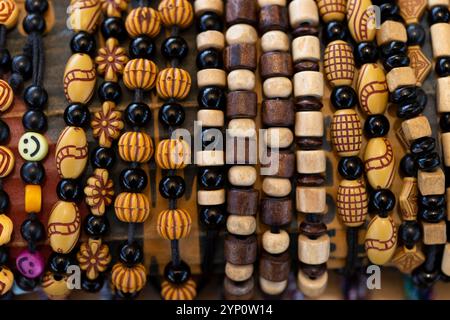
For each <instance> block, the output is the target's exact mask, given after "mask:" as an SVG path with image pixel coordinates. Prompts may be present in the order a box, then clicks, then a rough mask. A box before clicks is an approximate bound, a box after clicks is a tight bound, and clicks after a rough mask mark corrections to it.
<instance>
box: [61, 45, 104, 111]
mask: <svg viewBox="0 0 450 320" xmlns="http://www.w3.org/2000/svg"><path fill="white" fill-rule="evenodd" d="M96 80H97V73H96V71H95V65H94V61H92V59H91V57H90V56H89V55H87V54H85V53H75V54H73V55H72V56H71V57H70V59H69V61H67V64H66V69H65V71H64V81H63V82H64V94H65V95H66V99H67V100H68V101H69V102H71V103H83V104H85V103H87V102H88V101H89V100H91V98H92V96H93V94H94V90H95V82H96Z"/></svg>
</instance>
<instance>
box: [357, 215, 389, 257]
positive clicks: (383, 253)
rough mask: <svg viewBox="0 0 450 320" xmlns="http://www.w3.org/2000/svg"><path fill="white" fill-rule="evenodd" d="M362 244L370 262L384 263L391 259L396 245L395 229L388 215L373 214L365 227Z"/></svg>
mask: <svg viewBox="0 0 450 320" xmlns="http://www.w3.org/2000/svg"><path fill="white" fill-rule="evenodd" d="M364 246H365V249H366V252H367V257H368V258H369V260H370V261H371V262H372V263H374V264H378V265H384V264H386V263H388V262H389V261H390V260H391V258H392V256H393V255H394V253H395V249H396V247H397V230H396V227H395V225H394V221H393V220H392V218H391V217H390V216H388V217H381V216H379V215H375V217H374V218H373V219H372V221H370V223H369V226H368V227H367V233H366V238H365V241H364Z"/></svg>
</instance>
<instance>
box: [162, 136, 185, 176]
mask: <svg viewBox="0 0 450 320" xmlns="http://www.w3.org/2000/svg"><path fill="white" fill-rule="evenodd" d="M190 157H191V149H190V146H189V145H188V143H187V142H186V141H184V140H180V139H166V140H162V141H160V142H159V144H158V147H157V149H156V155H155V160H156V163H157V164H158V166H159V167H160V168H161V169H183V168H185V167H186V166H187V165H188V163H189V161H190Z"/></svg>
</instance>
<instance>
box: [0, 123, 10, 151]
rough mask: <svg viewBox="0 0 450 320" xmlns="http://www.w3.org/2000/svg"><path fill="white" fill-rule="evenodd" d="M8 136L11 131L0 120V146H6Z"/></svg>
mask: <svg viewBox="0 0 450 320" xmlns="http://www.w3.org/2000/svg"><path fill="white" fill-rule="evenodd" d="M10 136H11V131H10V130H9V126H8V125H7V124H6V122H5V121H3V120H1V119H0V144H3V145H4V144H7V143H8V141H9V138H10Z"/></svg>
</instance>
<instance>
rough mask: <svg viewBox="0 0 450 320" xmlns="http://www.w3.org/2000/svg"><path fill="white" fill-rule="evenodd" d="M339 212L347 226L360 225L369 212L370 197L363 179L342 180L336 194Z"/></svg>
mask: <svg viewBox="0 0 450 320" xmlns="http://www.w3.org/2000/svg"><path fill="white" fill-rule="evenodd" d="M336 207H337V214H338V215H339V218H341V220H342V222H343V223H344V224H345V225H346V226H347V227H359V226H361V225H362V224H364V223H365V222H366V218H367V215H368V213H369V197H368V195H367V190H366V186H365V184H364V181H362V180H345V179H344V180H341V182H340V183H339V188H338V191H337V196H336Z"/></svg>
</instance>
